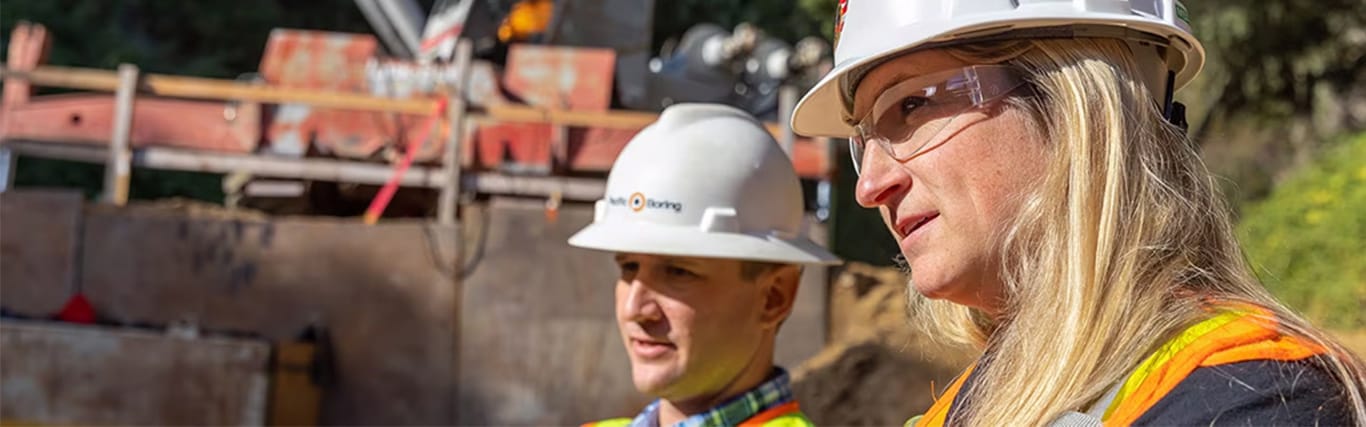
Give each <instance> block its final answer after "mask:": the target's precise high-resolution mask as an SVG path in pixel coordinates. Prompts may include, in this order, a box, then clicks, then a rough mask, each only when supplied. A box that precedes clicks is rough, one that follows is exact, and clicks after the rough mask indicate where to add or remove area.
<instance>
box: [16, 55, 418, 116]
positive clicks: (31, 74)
mask: <svg viewBox="0 0 1366 427" xmlns="http://www.w3.org/2000/svg"><path fill="white" fill-rule="evenodd" d="M0 76H3V77H4V78H7V79H26V80H28V81H30V82H33V84H35V85H39V86H51V87H64V88H69V89H85V90H95V91H103V92H113V91H115V90H117V89H118V76H117V75H115V74H114V73H112V72H109V71H107V70H96V69H88V68H70V67H57V66H50V65H49V66H42V67H38V68H37V69H34V70H33V71H20V70H14V69H9V68H6V69H3V70H0ZM138 86H139V89H140V90H142V91H143V92H146V93H148V94H152V95H160V96H171V97H177V98H190V99H211V100H238V101H255V102H263V103H276V104H280V103H295V104H308V105H312V106H315V107H320V108H335V109H341V110H362V111H387V112H395V113H409V114H431V113H432V111H435V110H436V102H435V101H432V100H430V99H395V98H382V97H375V96H369V95H365V94H359V93H348V92H335V91H324V90H312V89H298V88H285V87H279V86H270V85H257V84H251V83H245V82H237V81H233V80H221V79H207V78H200V77H181V76H169V75H164V74H147V75H146V76H145V77H143V78H142V81H141V82H139V85H138Z"/></svg>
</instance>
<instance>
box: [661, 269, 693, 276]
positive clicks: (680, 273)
mask: <svg viewBox="0 0 1366 427" xmlns="http://www.w3.org/2000/svg"><path fill="white" fill-rule="evenodd" d="M664 272H665V273H666V274H668V275H669V276H670V277H697V274H695V273H693V272H691V271H688V270H687V269H684V268H680V267H665V268H664Z"/></svg>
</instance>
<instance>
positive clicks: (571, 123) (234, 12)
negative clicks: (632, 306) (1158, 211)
mask: <svg viewBox="0 0 1366 427" xmlns="http://www.w3.org/2000/svg"><path fill="white" fill-rule="evenodd" d="M835 3H836V2H835V1H833V0H797V1H793V0H755V1H743V2H735V1H721V0H669V1H657V2H650V1H625V0H621V1H613V0H604V1H513V0H469V1H459V0H454V1H434V0H414V1H386V0H319V1H298V0H243V1H236V2H186V1H172V0H141V1H139V0H122V1H72V0H54V1H37V0H30V1H24V0H7V1H4V2H0V35H2V36H3V37H5V39H4V42H3V43H0V45H4V46H5V49H6V50H5V52H4V55H5V57H6V58H7V59H6V64H5V69H6V76H5V78H6V85H5V91H6V92H5V95H4V96H5V109H4V110H3V111H4V115H5V117H3V118H0V128H3V134H0V138H3V140H0V143H2V144H3V145H0V148H3V156H0V157H3V158H0V160H3V161H4V162H8V164H9V167H8V168H7V169H6V172H7V173H9V174H11V178H10V180H7V182H6V185H5V187H4V190H5V193H3V195H0V208H3V209H2V211H0V215H3V216H2V217H0V225H3V228H0V246H3V250H4V251H3V255H0V273H3V275H0V280H3V282H0V309H3V312H2V313H0V314H2V315H3V316H4V319H5V321H4V322H3V323H0V324H3V325H6V326H5V329H4V335H0V354H2V355H0V379H3V380H2V381H0V421H15V420H17V421H26V422H39V423H93V422H111V423H153V424H170V423H178V424H199V423H245V424H567V423H577V422H582V421H588V420H591V419H599V418H606V417H611V416H626V415H629V414H632V413H634V412H635V411H636V410H637V409H638V408H639V407H640V405H642V404H643V403H644V402H645V399H644V398H643V397H641V396H638V395H636V394H635V393H634V391H633V390H631V388H630V383H629V380H628V378H627V377H626V372H627V365H626V360H625V357H624V354H622V352H621V350H620V349H619V348H618V347H620V345H619V344H618V340H617V338H616V332H615V329H614V326H613V323H612V322H611V303H610V298H611V297H610V291H607V287H606V286H604V285H605V284H606V283H610V280H612V274H611V271H612V269H613V267H612V266H611V264H610V262H608V260H606V259H605V258H603V257H600V256H598V255H595V254H591V253H580V252H578V251H572V250H570V249H569V248H567V247H566V246H565V245H564V240H565V239H566V238H567V237H568V235H569V234H571V233H572V232H573V231H575V230H577V228H578V227H579V226H581V225H582V224H584V223H586V222H587V221H589V220H590V219H591V210H592V209H591V201H592V200H594V199H595V198H596V197H597V196H600V192H601V190H600V189H598V186H600V180H601V178H602V177H603V176H605V172H606V170H607V168H608V167H610V163H611V160H612V159H613V158H614V156H615V153H616V150H619V148H620V144H622V143H624V141H625V140H627V139H629V137H630V135H631V134H633V133H634V130H635V129H638V127H639V126H640V125H641V124H643V123H648V119H649V117H650V114H652V113H653V112H657V111H658V110H659V109H661V108H662V107H664V106H666V105H668V104H670V103H673V102H683V101H709V102H725V103H730V104H732V105H737V106H740V107H741V108H745V109H747V110H749V111H751V112H752V113H754V114H756V115H757V116H759V117H761V118H763V119H765V120H767V121H770V122H771V123H772V124H771V127H772V128H773V130H774V132H775V136H777V137H778V138H779V140H780V141H782V143H783V144H784V146H785V148H786V149H788V150H789V153H791V154H792V155H793V159H794V163H795V164H796V166H797V168H798V171H799V173H800V174H801V175H802V177H803V183H804V187H805V190H806V193H807V197H808V203H807V205H808V225H809V227H808V228H809V231H810V232H811V233H812V234H813V235H816V236H818V237H819V238H821V239H824V240H825V241H826V243H827V244H828V245H829V246H832V247H833V248H834V250H835V251H836V253H838V254H839V255H841V256H842V257H844V258H845V259H847V260H850V261H852V262H851V263H850V264H849V265H847V266H844V267H841V268H835V269H829V270H828V271H814V272H809V274H808V275H807V278H806V281H805V282H804V283H803V288H802V292H803V298H804V299H803V301H802V302H800V303H799V307H798V310H797V313H795V314H794V319H793V321H790V322H789V324H788V325H787V326H785V330H784V335H783V336H782V337H780V340H781V341H782V343H781V344H780V354H779V359H780V360H779V361H780V362H781V363H782V364H784V365H786V366H788V367H789V368H790V369H793V370H794V374H795V376H796V379H797V387H798V394H799V398H800V399H801V400H802V401H803V408H804V410H806V411H807V412H808V413H809V414H811V416H812V418H813V419H814V420H815V421H817V422H818V423H834V424H869V425H881V424H900V423H901V422H902V421H904V419H905V418H906V417H907V416H909V415H912V414H915V413H919V412H920V411H923V409H924V408H925V407H927V406H928V403H929V402H930V397H929V391H930V390H931V387H930V386H929V384H930V383H931V381H933V382H934V383H935V384H944V383H945V381H947V380H948V379H950V378H952V375H953V374H954V373H956V372H957V370H958V369H960V368H961V366H962V364H963V363H964V361H965V360H967V359H966V358H967V357H968V354H967V353H966V352H965V351H964V350H962V349H947V348H940V347H937V345H930V344H928V341H926V340H924V339H918V338H917V337H916V336H915V335H914V333H913V332H912V331H910V330H909V329H908V328H906V327H905V325H903V324H902V323H901V322H900V321H899V320H900V315H901V309H902V308H901V305H902V301H903V300H904V294H903V292H904V289H902V282H903V280H902V278H901V277H900V276H899V273H898V272H897V271H896V270H895V269H894V268H892V267H891V265H892V264H893V263H892V259H893V256H895V254H896V247H895V245H894V243H893V242H892V240H891V239H890V237H888V236H887V233H886V231H885V229H884V228H883V225H882V224H881V221H880V219H878V217H877V215H876V213H875V212H873V211H869V210H865V209H862V208H860V207H858V206H857V205H856V204H855V203H853V201H852V198H851V197H849V196H848V195H849V194H851V189H852V184H853V183H852V179H851V178H852V177H853V174H852V170H851V169H850V165H849V162H848V154H847V149H846V148H845V147H844V145H843V141H828V140H819V139H808V138H800V137H794V136H791V135H790V134H788V133H785V132H786V130H785V129H784V126H783V122H784V121H785V120H784V119H783V117H785V115H786V114H787V111H789V109H790V105H791V104H790V103H791V102H793V101H795V96H798V95H800V94H801V93H802V91H804V90H805V87H806V86H807V85H809V84H811V82H812V79H814V78H815V77H816V76H819V75H820V73H821V72H822V71H823V70H824V69H826V68H825V67H829V62H828V61H829V58H828V56H829V44H828V43H829V38H830V35H831V34H832V31H833V21H834V19H835ZM1188 6H1189V7H1190V10H1191V16H1192V22H1193V24H1194V27H1195V32H1196V34H1197V36H1198V37H1199V38H1200V39H1201V40H1202V41H1204V43H1205V48H1206V50H1207V53H1208V61H1207V63H1206V67H1205V70H1204V72H1203V73H1202V74H1201V76H1200V77H1199V78H1198V79H1197V80H1196V81H1195V82H1194V83H1192V85H1191V86H1189V87H1187V88H1186V89H1184V90H1183V91H1182V92H1181V93H1179V94H1178V100H1179V101H1181V102H1183V103H1185V104H1186V105H1187V106H1188V120H1189V122H1190V133H1191V135H1192V136H1193V139H1194V143H1195V144H1197V145H1198V146H1199V150H1200V151H1201V153H1202V154H1203V158H1204V160H1205V162H1206V163H1207V164H1208V166H1209V168H1210V169H1211V170H1212V171H1213V172H1214V173H1215V174H1216V175H1217V176H1218V177H1219V179H1220V182H1221V183H1222V184H1223V190H1224V193H1225V195H1226V197H1227V198H1228V200H1229V203H1230V206H1232V207H1233V209H1234V210H1235V212H1236V215H1237V223H1238V233H1239V235H1240V237H1241V239H1242V243H1243V245H1244V249H1245V251H1246V253H1247V256H1248V257H1249V258H1250V259H1251V260H1252V262H1253V264H1254V265H1255V266H1256V268H1257V273H1258V275H1259V276H1260V277H1261V278H1262V279H1263V280H1264V282H1265V283H1266V285H1267V286H1268V288H1270V289H1271V290H1272V291H1273V292H1274V293H1275V294H1276V295H1277V296H1279V297H1280V298H1282V299H1283V300H1285V301H1286V302H1288V303H1289V304H1290V305H1291V306H1292V307H1294V308H1296V309H1298V310H1300V311H1302V312H1303V313H1304V314H1306V315H1307V316H1308V317H1309V318H1310V319H1312V320H1313V321H1314V322H1316V324H1318V325H1319V326H1322V327H1324V328H1327V329H1329V330H1331V331H1333V332H1334V333H1335V334H1336V335H1338V336H1339V337H1341V338H1342V339H1343V340H1344V341H1345V342H1347V344H1348V345H1349V347H1351V348H1353V349H1354V350H1355V351H1357V352H1358V354H1361V353H1362V352H1366V310H1363V307H1366V262H1364V261H1362V256H1361V254H1363V253H1366V213H1364V212H1366V7H1363V5H1362V4H1361V2H1360V1H1359V0H1316V1H1307V0H1265V1H1260V2H1237V1H1226V0H1203V1H1199V2H1193V3H1191V4H1189V5H1188ZM36 25H41V26H42V27H44V29H42V30H37V29H35V28H36ZM282 29H289V30H288V31H284V30H282ZM324 32H325V33H324ZM454 35H459V36H460V39H462V40H466V41H467V44H464V45H463V46H465V48H468V52H465V51H464V50H463V49H464V48H462V47H461V46H462V45H460V44H457V43H456V40H457V39H456V37H454ZM33 40H38V41H37V42H35V41H33ZM16 46H18V48H17V50H16ZM39 47H41V49H40V48H39ZM39 51H42V52H41V53H42V54H40V52H39ZM462 58H467V59H468V61H467V62H468V65H465V66H464V67H462V66H461V63H462ZM121 64H132V65H135V66H136V67H137V69H136V71H135V72H136V73H139V76H140V77H138V78H140V79H141V80H139V82H140V83H139V84H138V85H139V86H138V90H137V92H138V93H137V94H136V97H137V98H136V101H130V102H134V104H130V105H137V106H138V107H137V110H136V111H138V112H136V113H129V114H131V118H130V119H129V121H130V122H131V128H132V131H131V136H129V137H127V139H129V141H127V142H126V143H127V145H126V146H127V147H128V148H127V149H126V150H127V151H126V153H127V158H126V159H125V160H118V159H116V158H115V156H112V155H111V152H113V151H111V150H109V149H107V148H106V147H108V146H110V144H111V141H113V140H115V139H117V138H118V137H117V136H116V134H117V132H118V129H119V127H118V122H119V119H118V112H119V111H120V109H119V108H118V107H117V101H116V99H115V98H116V97H114V96H111V94H113V93H114V92H117V86H118V84H117V82H118V75H117V73H116V72H115V71H114V70H115V69H117V68H119V67H120V65H121ZM54 67H55V68H54ZM82 70H86V71H91V70H95V71H100V72H102V73H104V74H91V73H87V74H81V73H80V71H82ZM26 72H31V73H29V74H23V73H26ZM44 72H46V74H44ZM16 73H18V74H16ZM158 75H163V76H178V77H195V78H202V79H201V80H193V81H172V80H167V79H162V80H156V76H158ZM16 76H21V77H22V76H27V77H25V78H26V79H31V80H32V81H33V82H34V84H33V86H32V87H30V86H27V85H23V86H20V85H18V83H19V82H22V81H26V80H24V79H21V78H19V77H16ZM12 82H14V83H13V84H12ZM456 82H458V83H456ZM566 82H567V83H566ZM173 83H183V84H182V85H181V86H174V84H173ZM233 85H235V86H233ZM173 87H194V88H207V89H204V90H209V89H212V88H224V89H222V91H220V92H214V93H217V94H218V95H204V94H201V93H198V92H195V90H198V89H194V90H191V89H186V90H183V91H180V92H176V91H174V90H173V89H172V88H173ZM251 87H257V88H268V89H269V90H275V92H271V93H276V94H279V93H285V95H279V96H283V97H285V98H272V99H275V100H271V99H266V98H265V97H267V96H276V95H269V94H266V95H261V93H265V92H269V90H267V91H265V92H251V93H255V94H257V95H251V94H247V95H242V94H243V93H248V92H250V89H249V88H251ZM451 87H463V89H460V90H457V91H458V92H461V93H462V94H463V95H462V96H461V97H455V98H450V99H460V100H462V101H460V102H447V103H437V102H434V100H440V99H444V98H443V96H445V95H448V94H450V93H451V91H452V89H451ZM244 88H247V89H244ZM289 90H297V91H295V92H290V91H289ZM30 91H32V96H31V97H30V96H29V95H28V93H29V92H30ZM233 91H236V92H233ZM308 91H313V92H308ZM325 92H339V93H352V94H356V95H365V96H369V97H371V98H389V99H400V100H413V101H414V103H410V104H403V105H407V106H408V107H404V106H403V105H398V106H397V107H393V108H397V109H395V110H389V111H382V110H381V109H382V108H389V107H375V105H379V103H378V101H375V100H374V99H370V100H368V101H367V100H353V101H354V102H352V103H350V104H347V102H351V101H335V103H333V104H324V103H319V102H323V101H317V99H319V98H317V97H315V98H309V99H313V101H308V100H304V98H299V97H307V96H308V95H309V94H310V93H312V94H317V93H325ZM206 93H207V92H206ZM95 94H98V95H95ZM225 94H226V95H225ZM291 94H292V95H291ZM213 96H217V97H218V98H217V99H211V98H213ZM253 96H255V97H256V98H252V97H253ZM159 97H160V98H164V99H160V100H158V99H155V98H159ZM289 97H295V98H297V99H295V98H289ZM279 99H287V100H286V101H279ZM417 101H421V102H425V103H417ZM327 102H333V101H327ZM394 105H397V104H394ZM403 108H407V109H403ZM364 109H372V110H371V111H368V112H367V111H363V110H364ZM578 113H583V114H579V115H575V114H578ZM200 116H209V117H211V118H212V120H207V121H205V120H202V119H201V118H200ZM457 122H459V123H463V125H460V126H457V125H453V124H452V123H457ZM140 129H141V130H140ZM452 129H462V130H463V131H461V132H456V131H453V130H452ZM140 132H141V133H140ZM126 133H127V132H126ZM106 135H115V136H109V137H106ZM206 141H212V142H206ZM428 141H430V142H428ZM438 141H444V145H443V144H442V143H434V142H438ZM424 142H425V143H424ZM447 147H454V148H450V151H449V152H447ZM448 158H458V159H461V160H460V162H458V163H459V165H457V166H454V167H452V166H451V165H450V164H448V162H445V161H444V160H443V159H448ZM119 162H123V163H122V164H123V165H132V166H134V167H132V168H131V169H129V172H128V173H126V174H122V175H120V174H118V173H116V172H111V170H113V169H109V168H107V167H106V165H115V167H116V168H117V167H124V166H119V164H120V163H119ZM410 165H411V166H410ZM281 170H284V171H286V172H279V171H281ZM273 171H274V172H273ZM452 171H454V172H455V173H456V174H458V175H457V176H458V177H457V178H452V176H451V175H450V173H451V172H452ZM443 174H445V175H443ZM111 176H112V178H111ZM391 177H402V179H398V178H391ZM442 180H445V181H442ZM111 182H112V183H115V184H117V185H123V186H124V187H122V188H123V189H124V191H123V194H118V193H119V191H112V190H111V184H110V183H111ZM120 182H122V184H118V183H120ZM449 182H455V183H456V184H455V185H450V184H448V183H449ZM595 191H596V192H595ZM386 194H387V195H386ZM130 201H131V202H130ZM367 223H368V224H369V225H367ZM565 302H573V303H572V304H565ZM78 324H79V325H83V326H82V327H79V328H76V327H75V326H71V325H78ZM72 328H75V329H72ZM91 328H94V329H91ZM167 337H172V338H174V339H170V340H169V341H168V340H167ZM136 349H146V351H139V350H136ZM91 360H100V361H101V362H100V363H91V362H90V361H91ZM167 366H174V367H176V369H173V370H167V369H165V368H166V367H167ZM60 372H66V373H67V375H65V376H63V375H61V374H59V373H60ZM132 372H138V374H132Z"/></svg>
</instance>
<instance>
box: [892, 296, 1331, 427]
mask: <svg viewBox="0 0 1366 427" xmlns="http://www.w3.org/2000/svg"><path fill="white" fill-rule="evenodd" d="M1325 351H1326V350H1325V349H1324V348H1323V347H1322V346H1320V345H1317V344H1315V343H1312V342H1309V341H1306V340H1304V339H1302V338H1299V337H1295V336H1290V335H1285V334H1282V333H1281V331H1280V328H1279V324H1278V322H1277V321H1276V317H1275V314H1274V313H1271V312H1270V311H1268V310H1266V309H1263V308H1260V307H1251V306H1238V307H1232V308H1225V309H1224V310H1223V311H1221V312H1220V313H1219V314H1216V315H1214V316H1212V317H1210V318H1208V319H1205V320H1204V321H1201V322H1200V323H1196V324H1195V325H1192V326H1190V327H1188V328H1186V329H1185V330H1183V331H1182V332H1181V333H1180V334H1178V335H1177V336H1176V337H1175V338H1172V339H1171V340H1170V341H1167V343H1165V344H1163V345H1162V347H1159V348H1158V349H1157V351H1155V352H1153V353H1152V354H1151V355H1149V356H1148V358H1147V359H1145V360H1144V361H1143V363H1140V364H1139V365H1138V367H1137V368H1136V369H1134V371H1133V373H1131V374H1129V376H1128V377H1127V378H1125V380H1124V382H1123V385H1122V386H1121V387H1120V389H1119V392H1118V394H1116V395H1115V398H1114V399H1113V400H1111V401H1110V402H1109V407H1108V408H1106V410H1105V415H1104V417H1103V418H1102V419H1103V420H1104V422H1105V425H1129V424H1133V422H1134V421H1137V420H1138V418H1139V417H1140V416H1142V415H1143V413H1144V412H1146V411H1147V410H1148V409H1149V408H1152V407H1153V405H1155V404H1157V402H1158V401H1159V400H1161V399H1162V397H1164V396H1166V395H1167V393H1169V392H1171V391H1172V389H1174V388H1176V385H1177V384H1179V383H1181V381H1182V380H1184V379H1186V377H1187V376H1189V375H1190V374H1191V372H1194V371H1195V370H1196V369H1198V368H1203V367H1209V366H1218V365H1226V364H1230V363H1239V362H1247V361H1252V360H1274V361H1285V362H1289V361H1296V360H1303V359H1307V358H1309V357H1313V356H1317V355H1319V354H1323V353H1324V352H1325ZM976 366H977V365H976V364H975V363H974V364H973V365H972V366H969V367H968V368H967V370H965V371H964V372H963V373H962V374H960V375H959V376H958V379H956V380H955V381H954V383H953V384H952V385H950V386H949V388H948V390H945V392H944V394H943V395H942V396H940V397H939V398H938V399H937V400H935V402H934V405H933V406H931V407H930V409H929V410H928V411H926V412H925V415H923V416H921V417H920V418H919V419H918V420H914V421H915V423H914V425H915V426H917V427H921V426H943V425H945V422H946V421H947V419H948V415H949V410H950V409H951V407H952V405H953V401H954V398H955V397H957V395H958V393H959V392H960V391H962V388H963V383H964V382H965V381H966V380H967V378H968V376H969V375H971V374H972V371H973V369H975V368H976ZM910 424H911V423H908V425H910Z"/></svg>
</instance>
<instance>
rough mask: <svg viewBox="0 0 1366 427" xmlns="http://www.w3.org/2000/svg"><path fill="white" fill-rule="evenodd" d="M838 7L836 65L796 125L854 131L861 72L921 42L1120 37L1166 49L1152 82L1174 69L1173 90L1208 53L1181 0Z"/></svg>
mask: <svg viewBox="0 0 1366 427" xmlns="http://www.w3.org/2000/svg"><path fill="white" fill-rule="evenodd" d="M839 9H840V12H839V17H838V18H837V20H836V23H835V67H834V69H832V70H831V71H830V73H829V74H826V75H825V76H824V77H823V78H821V80H820V82H819V83H817V84H816V86H815V87H813V88H812V89H811V90H810V91H809V92H807V94H806V96H805V97H803V98H802V100H801V101H800V102H798V103H797V108H796V110H795V111H794V112H793V114H792V130H793V131H795V132H796V133H799V134H803V135H808V136H828V137H836V138H844V137H848V136H850V135H852V134H853V127H852V126H851V125H850V124H849V122H850V121H851V119H850V117H849V115H850V111H849V108H850V105H851V103H852V98H853V90H854V85H856V84H857V79H859V78H861V77H862V74H863V73H865V72H866V71H867V70H868V69H870V68H872V67H874V66H876V65H878V64H881V63H882V62H883V61H886V60H889V59H892V58H895V57H897V56H900V55H901V54H904V53H907V52H910V51H913V50H917V49H924V48H931V47H938V46H947V45H952V44H955V43H963V42H969V41H980V40H991V39H1020V38H1080V37H1106V38H1119V39H1124V40H1128V41H1130V42H1131V44H1130V46H1152V47H1155V49H1153V51H1154V52H1157V51H1161V52H1164V53H1165V54H1164V55H1163V57H1158V58H1155V59H1154V60H1153V62H1159V61H1160V62H1161V63H1162V65H1165V67H1163V68H1164V69H1162V70H1159V71H1160V73H1159V74H1161V77H1154V78H1149V79H1148V80H1149V85H1150V87H1152V88H1161V89H1166V88H1165V87H1163V86H1165V85H1166V82H1165V80H1166V79H1165V77H1166V75H1167V74H1168V72H1170V73H1171V75H1172V77H1174V81H1173V82H1172V83H1173V84H1174V87H1173V88H1171V89H1172V90H1175V89H1179V88H1181V87H1182V86H1185V85H1186V84H1187V83H1189V82H1190V81H1191V79H1193V78H1194V77H1195V75H1196V74H1198V73H1199V72H1200V68H1201V67H1202V66H1203V65H1204V61H1205V51H1204V48H1203V47H1202V46H1201V45H1200V42H1199V41H1198V40H1196V38H1195V35H1193V34H1192V33H1191V29H1190V22H1189V14H1188V12H1187V10H1186V8H1185V6H1184V5H1182V4H1181V2H1180V1H1178V0H932V1H931V0H842V1H840V5H839ZM1140 53H1142V54H1147V53H1148V52H1135V54H1136V55H1138V54H1140ZM1153 56H1156V55H1153ZM1139 59H1140V60H1143V59H1144V58H1142V57H1140V58H1139ZM1154 84H1158V85H1161V86H1153V85H1154Z"/></svg>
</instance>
